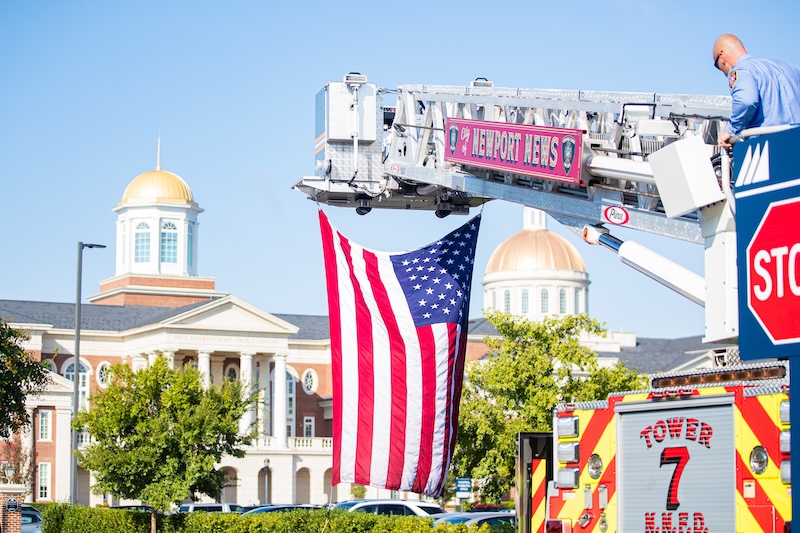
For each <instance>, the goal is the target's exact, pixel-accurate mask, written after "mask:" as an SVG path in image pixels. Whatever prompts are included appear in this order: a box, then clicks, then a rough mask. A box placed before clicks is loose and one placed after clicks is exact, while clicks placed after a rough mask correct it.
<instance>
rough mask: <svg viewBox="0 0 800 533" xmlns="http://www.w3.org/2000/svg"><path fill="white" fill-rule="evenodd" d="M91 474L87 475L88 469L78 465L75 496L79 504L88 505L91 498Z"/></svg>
mask: <svg viewBox="0 0 800 533" xmlns="http://www.w3.org/2000/svg"><path fill="white" fill-rule="evenodd" d="M91 483H92V480H91V476H90V475H89V471H88V470H86V469H85V468H83V467H81V466H78V496H77V499H78V501H77V503H79V504H80V505H86V506H89V504H90V503H91V502H90V501H89V498H91Z"/></svg>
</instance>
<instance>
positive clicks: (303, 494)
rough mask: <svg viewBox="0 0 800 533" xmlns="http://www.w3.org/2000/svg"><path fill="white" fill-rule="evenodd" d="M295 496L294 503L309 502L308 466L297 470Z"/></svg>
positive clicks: (309, 479) (309, 474) (309, 481)
mask: <svg viewBox="0 0 800 533" xmlns="http://www.w3.org/2000/svg"><path fill="white" fill-rule="evenodd" d="M296 477H297V484H296V486H297V497H296V498H295V503H311V472H310V471H309V470H308V468H301V469H300V470H298V471H297V474H296Z"/></svg>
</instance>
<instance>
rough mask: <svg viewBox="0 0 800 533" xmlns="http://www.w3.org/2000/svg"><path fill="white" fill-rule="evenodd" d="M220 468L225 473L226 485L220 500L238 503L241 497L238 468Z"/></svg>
mask: <svg viewBox="0 0 800 533" xmlns="http://www.w3.org/2000/svg"><path fill="white" fill-rule="evenodd" d="M220 470H221V471H222V472H224V473H225V486H224V487H222V494H220V501H222V502H228V503H236V501H237V499H238V497H239V478H238V476H237V472H236V469H235V468H231V467H229V466H226V467H225V468H221V469H220Z"/></svg>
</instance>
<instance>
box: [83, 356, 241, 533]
mask: <svg viewBox="0 0 800 533" xmlns="http://www.w3.org/2000/svg"><path fill="white" fill-rule="evenodd" d="M111 378H112V379H111V384H110V385H109V386H108V388H107V389H106V390H105V391H101V392H99V393H97V394H95V395H94V396H93V397H92V406H91V410H90V411H88V412H87V411H81V412H80V413H78V416H77V417H76V419H75V421H74V423H73V427H74V428H75V429H78V430H80V429H82V428H84V427H85V428H87V429H88V430H89V433H90V435H91V436H92V442H91V443H90V444H89V445H87V447H86V448H85V449H84V450H83V451H82V452H79V453H78V461H79V463H80V464H81V465H82V466H83V467H85V468H86V469H88V470H91V471H92V472H93V473H94V475H95V484H94V486H93V490H94V491H95V492H97V493H105V492H108V493H111V494H113V495H115V496H117V497H119V498H126V499H134V500H142V501H145V502H147V503H148V504H150V505H151V506H153V508H154V511H153V514H152V516H151V529H152V531H155V517H156V515H155V511H156V510H160V511H164V510H166V509H168V508H169V507H170V505H171V504H178V503H180V502H181V501H182V500H184V499H185V498H186V497H188V496H189V495H194V494H196V493H202V494H207V495H209V496H211V497H213V498H218V497H219V495H220V493H221V492H222V488H223V487H224V485H225V483H226V479H225V474H224V472H221V471H219V470H216V469H215V468H214V465H215V463H218V462H219V461H220V459H221V458H222V456H223V455H230V456H233V457H243V456H244V450H243V447H244V446H246V445H249V444H250V443H251V442H252V440H253V434H252V433H249V434H246V435H241V434H240V433H239V419H240V418H241V417H242V416H243V415H244V413H245V412H246V411H247V410H248V409H249V408H250V407H251V406H252V405H253V402H254V401H255V393H252V394H248V393H249V391H247V392H246V391H245V390H244V389H243V384H242V383H241V382H239V381H235V380H228V379H224V380H223V381H222V383H221V384H220V385H219V386H214V385H212V386H209V387H208V388H205V387H204V386H203V382H202V379H201V375H200V373H199V371H198V370H197V369H194V368H187V369H185V370H183V371H181V370H175V369H172V368H170V367H169V365H168V364H167V361H166V359H165V358H164V357H162V356H159V357H158V358H157V359H156V361H155V363H154V364H153V365H152V366H150V367H147V368H144V369H141V370H138V371H136V372H134V371H133V370H131V369H130V368H129V367H128V366H127V365H124V364H118V365H114V366H113V367H111Z"/></svg>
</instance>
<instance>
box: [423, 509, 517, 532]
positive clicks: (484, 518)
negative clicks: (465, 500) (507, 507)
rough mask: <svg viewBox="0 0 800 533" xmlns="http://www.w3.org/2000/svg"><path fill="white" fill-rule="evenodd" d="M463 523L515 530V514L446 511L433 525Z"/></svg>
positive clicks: (505, 512)
mask: <svg viewBox="0 0 800 533" xmlns="http://www.w3.org/2000/svg"><path fill="white" fill-rule="evenodd" d="M442 523H448V524H464V525H465V526H467V527H469V526H473V525H474V526H478V527H480V526H482V525H484V524H486V525H488V526H489V528H490V529H491V530H492V531H495V530H497V531H516V527H517V516H516V515H515V514H513V513H510V512H508V511H502V512H481V511H478V512H474V511H473V512H469V513H447V515H446V516H442V517H439V518H437V519H436V520H434V522H433V526H434V527H436V526H437V525H439V524H442Z"/></svg>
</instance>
